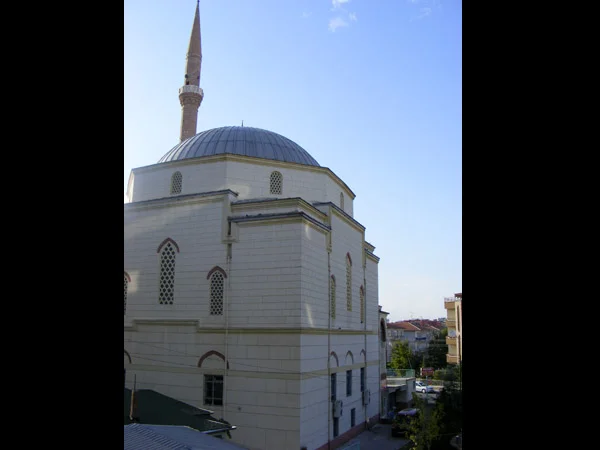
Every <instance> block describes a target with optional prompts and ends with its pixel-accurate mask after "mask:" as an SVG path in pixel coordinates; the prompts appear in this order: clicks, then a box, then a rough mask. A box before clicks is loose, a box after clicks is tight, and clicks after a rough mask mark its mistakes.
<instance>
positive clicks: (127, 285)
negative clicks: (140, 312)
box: [123, 272, 131, 315]
mask: <svg viewBox="0 0 600 450" xmlns="http://www.w3.org/2000/svg"><path fill="white" fill-rule="evenodd" d="M123 281H124V284H125V286H124V289H123V291H124V298H123V315H125V314H127V289H128V288H129V282H130V281H131V278H129V275H128V274H127V272H124V275H123Z"/></svg>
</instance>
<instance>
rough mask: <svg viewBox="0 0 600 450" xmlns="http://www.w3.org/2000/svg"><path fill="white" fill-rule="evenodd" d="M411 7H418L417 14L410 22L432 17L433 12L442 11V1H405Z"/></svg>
mask: <svg viewBox="0 0 600 450" xmlns="http://www.w3.org/2000/svg"><path fill="white" fill-rule="evenodd" d="M407 1H408V2H410V3H412V4H413V5H419V14H418V15H417V16H413V17H412V18H411V19H410V21H411V22H412V21H413V20H419V19H423V18H425V17H428V16H431V15H433V13H434V12H435V13H436V14H437V13H438V12H441V11H442V0H407Z"/></svg>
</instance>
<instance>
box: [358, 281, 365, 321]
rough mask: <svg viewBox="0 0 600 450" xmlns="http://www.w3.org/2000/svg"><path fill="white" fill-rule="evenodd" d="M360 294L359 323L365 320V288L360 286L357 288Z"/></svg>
mask: <svg viewBox="0 0 600 450" xmlns="http://www.w3.org/2000/svg"><path fill="white" fill-rule="evenodd" d="M358 293H359V295H360V323H364V321H365V289H364V288H363V287H362V286H361V287H360V289H359V292H358Z"/></svg>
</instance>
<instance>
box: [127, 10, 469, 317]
mask: <svg viewBox="0 0 600 450" xmlns="http://www.w3.org/2000/svg"><path fill="white" fill-rule="evenodd" d="M195 8H196V0H125V2H124V68H125V73H124V167H123V168H124V173H123V183H124V190H126V188H127V180H128V178H129V173H130V171H131V169H133V168H135V167H141V166H146V165H149V164H155V163H157V162H158V160H159V159H160V158H161V157H162V156H163V155H164V154H165V153H167V151H169V150H170V149H171V148H172V147H173V146H175V145H176V144H178V143H179V127H180V120H181V107H180V105H179V99H178V89H179V87H181V85H183V83H184V74H185V55H186V52H187V47H188V43H189V37H190V33H191V29H192V22H193V18H194V11H195ZM200 22H201V29H202V73H201V80H200V87H202V89H203V90H204V100H203V102H202V105H201V106H200V110H199V113H198V132H201V131H204V130H208V129H211V128H216V127H221V126H231V125H241V123H242V120H243V121H244V125H245V126H251V127H257V128H263V129H267V130H270V131H274V132H276V133H279V134H281V135H283V136H286V137H287V138H289V139H291V140H292V141H294V142H296V143H297V144H299V145H300V146H301V147H303V148H304V149H305V150H307V151H308V152H309V153H310V154H311V155H312V156H313V157H314V158H315V159H316V160H317V161H318V162H319V164H320V165H321V166H325V167H329V168H330V169H331V170H332V171H333V172H334V173H335V174H336V175H338V176H339V177H340V178H341V179H342V180H344V181H345V182H346V184H347V185H348V186H349V187H350V189H352V190H353V191H354V193H355V194H356V199H355V200H354V217H355V218H356V219H357V220H358V221H359V222H360V223H361V224H363V225H364V226H365V227H366V239H367V241H369V242H370V243H371V244H373V245H374V246H375V254H376V255H377V256H379V257H380V258H381V261H380V262H379V304H380V305H382V307H383V309H384V310H385V311H388V312H389V313H390V316H389V318H390V319H391V320H392V321H396V320H405V319H410V318H418V317H422V318H424V319H434V318H438V317H445V316H446V312H445V309H444V297H451V296H453V295H454V293H456V292H462V0H333V1H332V0H201V1H200Z"/></svg>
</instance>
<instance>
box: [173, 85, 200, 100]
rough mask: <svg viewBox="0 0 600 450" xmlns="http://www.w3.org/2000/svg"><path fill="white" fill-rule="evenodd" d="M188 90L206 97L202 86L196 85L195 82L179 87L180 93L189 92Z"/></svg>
mask: <svg viewBox="0 0 600 450" xmlns="http://www.w3.org/2000/svg"><path fill="white" fill-rule="evenodd" d="M188 92H192V93H194V94H199V95H200V96H201V97H204V92H203V91H202V88H201V87H199V86H194V85H193V84H188V85H186V86H182V87H180V88H179V93H180V94H184V93H188Z"/></svg>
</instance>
